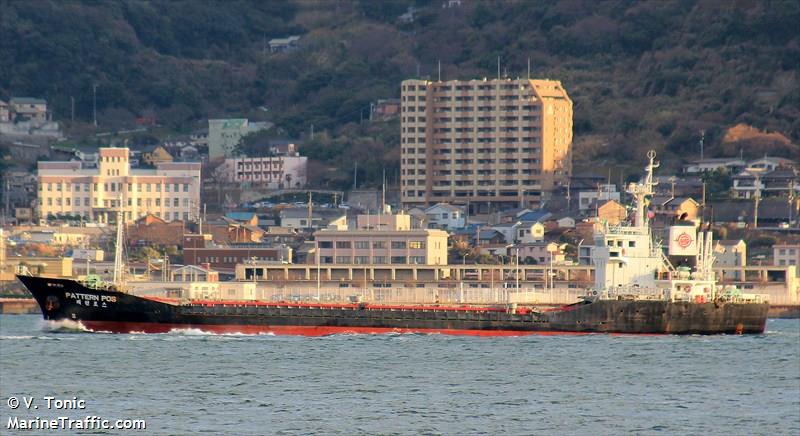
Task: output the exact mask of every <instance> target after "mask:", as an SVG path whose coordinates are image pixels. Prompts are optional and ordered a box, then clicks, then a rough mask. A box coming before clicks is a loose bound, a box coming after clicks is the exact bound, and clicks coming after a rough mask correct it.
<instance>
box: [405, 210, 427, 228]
mask: <svg viewBox="0 0 800 436" xmlns="http://www.w3.org/2000/svg"><path fill="white" fill-rule="evenodd" d="M406 213H407V214H408V215H410V216H411V227H413V228H416V229H427V228H428V215H426V214H425V208H423V207H412V208H411V209H409V210H407V211H406Z"/></svg>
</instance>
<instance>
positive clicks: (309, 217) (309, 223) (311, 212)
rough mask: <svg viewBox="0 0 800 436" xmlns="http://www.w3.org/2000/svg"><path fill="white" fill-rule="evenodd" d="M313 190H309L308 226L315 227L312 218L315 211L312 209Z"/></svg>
mask: <svg viewBox="0 0 800 436" xmlns="http://www.w3.org/2000/svg"><path fill="white" fill-rule="evenodd" d="M311 204H312V203H311V191H308V228H309V229H313V228H314V227H313V226H312V221H311V220H312V219H313V218H314V215H313V211H312V209H311Z"/></svg>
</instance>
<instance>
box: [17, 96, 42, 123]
mask: <svg viewBox="0 0 800 436" xmlns="http://www.w3.org/2000/svg"><path fill="white" fill-rule="evenodd" d="M9 106H10V110H11V112H12V115H11V116H12V117H13V119H12V121H24V120H30V121H33V122H37V123H44V122H46V121H48V116H47V100H43V99H41V98H33V97H12V98H11V100H10V101H9Z"/></svg>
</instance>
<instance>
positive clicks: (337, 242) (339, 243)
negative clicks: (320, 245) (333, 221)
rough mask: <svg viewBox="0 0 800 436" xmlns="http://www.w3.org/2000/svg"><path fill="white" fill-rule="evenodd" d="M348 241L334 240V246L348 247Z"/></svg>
mask: <svg viewBox="0 0 800 436" xmlns="http://www.w3.org/2000/svg"><path fill="white" fill-rule="evenodd" d="M350 247H351V244H350V241H336V248H350Z"/></svg>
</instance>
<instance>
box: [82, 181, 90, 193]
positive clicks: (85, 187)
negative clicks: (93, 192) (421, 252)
mask: <svg viewBox="0 0 800 436" xmlns="http://www.w3.org/2000/svg"><path fill="white" fill-rule="evenodd" d="M83 192H89V184H88V183H87V184H85V185H83Z"/></svg>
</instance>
